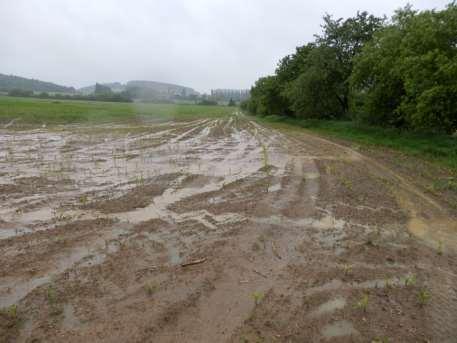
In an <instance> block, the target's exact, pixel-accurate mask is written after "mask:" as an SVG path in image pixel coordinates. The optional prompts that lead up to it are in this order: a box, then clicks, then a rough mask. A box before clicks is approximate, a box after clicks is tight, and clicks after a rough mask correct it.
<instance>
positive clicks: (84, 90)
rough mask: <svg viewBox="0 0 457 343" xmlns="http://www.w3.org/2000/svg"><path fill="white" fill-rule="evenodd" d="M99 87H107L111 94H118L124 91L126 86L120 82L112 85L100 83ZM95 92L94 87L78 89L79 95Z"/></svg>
mask: <svg viewBox="0 0 457 343" xmlns="http://www.w3.org/2000/svg"><path fill="white" fill-rule="evenodd" d="M101 85H103V86H106V87H109V88H110V89H111V90H112V91H113V92H115V93H120V92H123V91H125V88H126V86H125V85H123V84H122V83H120V82H112V83H101ZM94 91H95V85H92V86H87V87H82V88H79V89H78V92H79V93H82V94H92V93H93V92H94Z"/></svg>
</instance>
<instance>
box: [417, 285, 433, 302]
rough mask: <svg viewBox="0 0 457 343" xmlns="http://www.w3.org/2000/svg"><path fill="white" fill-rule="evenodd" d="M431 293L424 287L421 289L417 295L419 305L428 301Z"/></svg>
mask: <svg viewBox="0 0 457 343" xmlns="http://www.w3.org/2000/svg"><path fill="white" fill-rule="evenodd" d="M430 298H431V294H430V292H429V291H428V290H426V289H421V290H420V292H419V294H418V295H417V300H418V301H419V305H420V306H425V305H427V303H428V302H429V301H430Z"/></svg>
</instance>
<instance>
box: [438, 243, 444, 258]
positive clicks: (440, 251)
mask: <svg viewBox="0 0 457 343" xmlns="http://www.w3.org/2000/svg"><path fill="white" fill-rule="evenodd" d="M443 254H444V247H443V241H439V242H438V255H440V256H443Z"/></svg>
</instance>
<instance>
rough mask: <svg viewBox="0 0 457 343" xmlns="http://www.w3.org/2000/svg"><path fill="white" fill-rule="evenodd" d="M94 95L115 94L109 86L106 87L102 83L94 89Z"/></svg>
mask: <svg viewBox="0 0 457 343" xmlns="http://www.w3.org/2000/svg"><path fill="white" fill-rule="evenodd" d="M94 94H95V95H111V94H113V91H112V90H111V88H109V87H108V86H104V85H102V84H100V83H96V84H95V89H94Z"/></svg>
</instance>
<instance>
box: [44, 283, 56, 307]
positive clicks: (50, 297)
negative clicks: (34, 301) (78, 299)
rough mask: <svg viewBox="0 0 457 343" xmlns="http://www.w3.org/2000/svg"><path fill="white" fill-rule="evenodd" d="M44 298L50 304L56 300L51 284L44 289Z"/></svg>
mask: <svg viewBox="0 0 457 343" xmlns="http://www.w3.org/2000/svg"><path fill="white" fill-rule="evenodd" d="M46 298H47V300H48V303H49V304H50V305H53V304H55V303H56V302H57V292H56V290H55V288H54V287H53V286H49V287H48V289H47V290H46Z"/></svg>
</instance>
